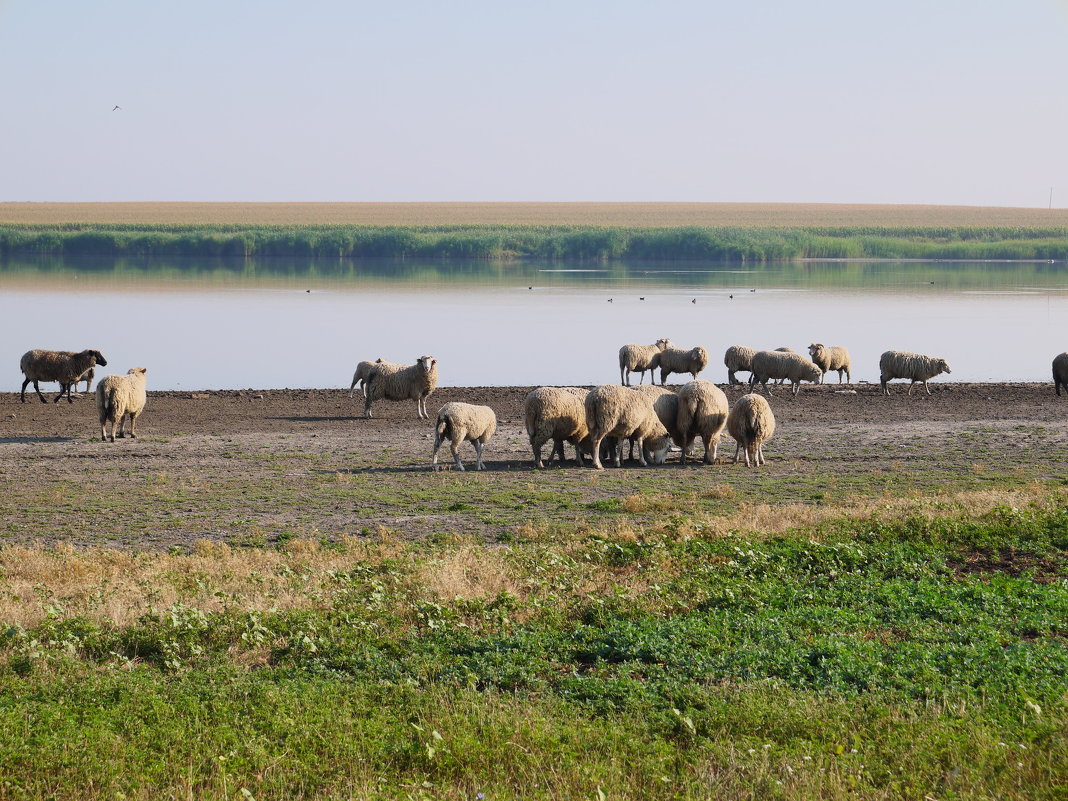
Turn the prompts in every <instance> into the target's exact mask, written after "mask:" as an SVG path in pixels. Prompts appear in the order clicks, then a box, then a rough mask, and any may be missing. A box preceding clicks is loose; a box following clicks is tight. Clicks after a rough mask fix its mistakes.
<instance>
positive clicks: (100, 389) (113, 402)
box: [96, 367, 148, 442]
mask: <svg viewBox="0 0 1068 801" xmlns="http://www.w3.org/2000/svg"><path fill="white" fill-rule="evenodd" d="M147 372H148V370H147V369H145V368H144V367H131V368H130V369H129V371H128V372H127V373H126V375H109V376H105V377H104V380H103V381H101V382H100V383H99V384H97V385H96V409H97V411H98V412H99V413H100V440H101V441H102V442H107V439H108V438H107V436H106V433H105V428H106V424H107V422H108V421H111V441H112V442H114V441H115V424H116V423H118V428H119V432H118V436H119V439H122V438H123V437H124V436H125V435H124V434H123V428H124V427H125V424H126V421H127V420H129V421H130V436H131V437H136V436H137V434H136V433H135V432H134V424H135V423H136V422H137V416H138V415H139V414H141V412H143V411H144V410H145V400H146V394H145V373H147Z"/></svg>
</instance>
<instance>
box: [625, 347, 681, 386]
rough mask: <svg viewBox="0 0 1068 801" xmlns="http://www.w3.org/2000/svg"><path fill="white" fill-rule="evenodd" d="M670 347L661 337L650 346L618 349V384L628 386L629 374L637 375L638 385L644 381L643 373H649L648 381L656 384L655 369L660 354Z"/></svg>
mask: <svg viewBox="0 0 1068 801" xmlns="http://www.w3.org/2000/svg"><path fill="white" fill-rule="evenodd" d="M670 346H671V340H670V339H667V338H666V337H661V338H660V339H658V340H657V341H656V342H654V343H653V344H652V345H624V346H623V347H622V348H620V349H619V383H620V384H622V385H623V386H626V387H629V386H630V374H631V373H632V372H636V373H638V374H639V375H638V383H639V384H641V383H642V382H643V381H644V380H645V371H646V370H648V371H649V376H650V378H649V380H650V381H651V382H652V383H654V384H655V383H656V368H657V367H659V366H660V352H661V351H662V350H664V348H667V347H670Z"/></svg>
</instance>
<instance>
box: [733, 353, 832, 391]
mask: <svg viewBox="0 0 1068 801" xmlns="http://www.w3.org/2000/svg"><path fill="white" fill-rule="evenodd" d="M822 376H823V372H822V371H821V370H820V368H819V367H817V366H816V365H815V364H813V363H812V362H810V361H809V360H808V359H806V358H805V357H804V356H802V355H801V354H800V353H786V352H783V351H778V350H758V351H757V352H756V354H754V356H753V372H752V375H750V376H749V389H750V390H752V389H753V387H754V386H756V385H757V384H762V385H763V386H764V391H765V392H767V393H768V395H769V396H770V395H771V394H772V392H771V390H770V389H768V381H769V380H771V379H776V378H784V379H786V380H787V381H789V382H790V391H791V392H792V393H793V394H794V395H796V394H797V393H798V392H799V391H800V389H801V382H802V381H812V382H818V381H819V380H820V378H821V377H822Z"/></svg>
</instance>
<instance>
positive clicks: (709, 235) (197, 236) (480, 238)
mask: <svg viewBox="0 0 1068 801" xmlns="http://www.w3.org/2000/svg"><path fill="white" fill-rule="evenodd" d="M16 254H23V255H25V254H66V255H77V256H106V257H117V256H152V257H168V256H192V257H197V258H226V257H240V258H242V259H247V258H250V257H297V258H303V259H310V258H324V259H325V258H332V259H339V258H340V259H354V258H359V259H363V258H374V257H389V258H405V259H418V258H433V259H483V260H502V259H514V258H522V259H543V260H561V261H590V260H665V259H666V260H686V259H701V260H715V261H729V262H752V263H761V262H769V261H770V262H777V261H784V260H791V259H801V258H805V259H857V258H876V259H927V260H931V259H953V260H968V261H979V260H1001V259H1029V260H1041V261H1045V260H1047V259H1065V258H1068V229H1065V228H1061V227H1048V228H1037V227H955V228H946V227H935V226H932V227H901V226H887V227H864V226H851V227H773V226H767V227H726V226H723V227H675V228H634V227H608V226H581V225H560V226H536V225H504V226H497V225H456V226H340V225H293V226H281V225H276V226H267V225H248V226H237V225H199V226H191V225H139V224H125V225H120V224H114V225H107V224H87V223H86V224H76V223H70V224H51V225H40V224H37V225H35V224H5V225H0V256H10V255H16ZM304 269H305V270H307V269H309V268H308V267H307V266H305V268H304ZM326 269H328V270H330V271H332V272H336V270H337V268H336V266H335V267H333V268H330V267H329V266H326Z"/></svg>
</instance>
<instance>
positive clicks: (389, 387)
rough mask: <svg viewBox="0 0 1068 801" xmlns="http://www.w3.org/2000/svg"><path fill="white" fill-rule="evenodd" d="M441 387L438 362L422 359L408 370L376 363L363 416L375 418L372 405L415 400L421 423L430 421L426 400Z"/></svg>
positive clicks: (366, 389)
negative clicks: (385, 401)
mask: <svg viewBox="0 0 1068 801" xmlns="http://www.w3.org/2000/svg"><path fill="white" fill-rule="evenodd" d="M437 385H438V360H437V359H435V358H434V357H433V356H420V357H419V358H418V359H416V362H415V364H411V365H408V366H407V367H405V366H403V365H400V364H393V363H392V362H376V363H375V366H374V368H373V369H372V370H371V375H369V376H368V377H367V380H366V382H365V385H364V390H365V393H366V394H365V395H364V402H363V416H364V417H370V416H371V401H376V400H378V399H379V398H385V399H386V400H392V401H400V400H414V401H415V404H416V410H417V411H418V412H419V419H421V420H429V419H430V415H429V414H427V411H426V399H427V398H428V397H429V396H430V393H431V392H433V391H434V389H435V388H436V387H437Z"/></svg>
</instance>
